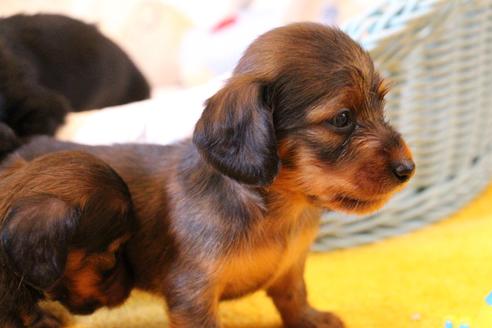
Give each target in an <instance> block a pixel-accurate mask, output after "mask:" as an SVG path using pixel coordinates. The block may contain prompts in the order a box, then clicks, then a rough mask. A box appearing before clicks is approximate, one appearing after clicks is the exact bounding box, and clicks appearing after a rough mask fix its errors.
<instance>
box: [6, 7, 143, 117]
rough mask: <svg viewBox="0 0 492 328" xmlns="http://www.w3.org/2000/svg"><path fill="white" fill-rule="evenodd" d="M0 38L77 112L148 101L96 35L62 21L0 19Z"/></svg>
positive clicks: (124, 60) (132, 72)
mask: <svg viewBox="0 0 492 328" xmlns="http://www.w3.org/2000/svg"><path fill="white" fill-rule="evenodd" d="M0 38H1V39H2V41H3V42H4V43H5V44H6V45H7V46H8V47H9V49H10V51H12V52H13V54H14V55H15V57H16V58H18V59H19V60H23V61H25V63H30V64H34V65H31V67H30V72H29V73H30V74H32V75H33V76H32V77H33V78H34V79H35V80H37V82H39V83H40V84H41V85H43V86H46V87H48V88H50V89H52V90H55V91H58V92H60V93H61V94H63V95H64V96H65V97H66V98H67V99H68V100H69V102H70V104H71V105H72V107H73V109H74V110H75V111H79V110H86V109H94V108H101V107H107V106H112V105H118V104H124V103H128V102H131V101H138V100H143V99H146V98H148V97H149V95H150V88H149V85H148V83H147V81H146V80H145V78H144V76H143V75H142V73H141V72H140V71H139V70H138V68H137V67H136V66H135V64H134V63H133V62H132V61H131V59H130V58H129V57H128V55H127V54H126V53H125V52H124V51H123V50H121V48H119V47H118V46H117V45H116V44H115V43H114V42H112V41H111V40H110V39H108V38H107V37H105V36H104V35H103V34H102V33H100V32H99V31H98V29H97V28H96V27H95V26H93V25H89V24H86V23H83V22H81V21H79V20H76V19H72V18H69V17H66V16H62V15H54V14H38V15H14V16H10V17H7V18H3V19H0Z"/></svg>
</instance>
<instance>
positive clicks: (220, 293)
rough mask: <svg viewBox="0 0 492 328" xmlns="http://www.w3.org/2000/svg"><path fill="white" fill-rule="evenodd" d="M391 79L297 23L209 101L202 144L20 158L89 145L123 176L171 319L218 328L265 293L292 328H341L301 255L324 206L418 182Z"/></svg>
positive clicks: (143, 252) (325, 30)
mask: <svg viewBox="0 0 492 328" xmlns="http://www.w3.org/2000/svg"><path fill="white" fill-rule="evenodd" d="M386 91H387V90H386V88H385V86H384V83H383V80H382V78H381V77H380V75H379V74H378V73H377V72H376V71H375V69H374V66H373V63H372V61H371V58H370V57H369V55H368V54H367V53H366V52H365V51H364V50H363V49H362V48H361V47H360V46H359V45H358V44H357V43H355V42H354V41H353V40H351V39H350V38H349V37H348V36H347V35H345V34H344V33H343V32H341V31H340V30H338V29H335V28H330V27H326V26H322V25H318V24H310V23H303V24H294V25H288V26H285V27H281V28H278V29H275V30H272V31H270V32H268V33H266V34H264V35H263V36H261V37H259V38H258V39H257V40H256V41H255V42H254V43H253V44H252V45H251V46H250V47H249V49H247V51H246V52H245V54H244V56H243V58H242V59H241V61H240V63H239V65H238V66H237V68H236V70H235V71H234V74H233V76H232V78H231V79H230V80H229V81H228V82H227V84H226V85H225V86H224V87H223V88H222V90H220V91H219V92H218V93H217V94H215V95H214V96H213V97H212V98H210V99H209V100H208V101H207V104H206V109H205V111H204V112H203V115H202V117H201V118H200V120H199V121H198V123H197V125H196V128H195V131H194V135H193V140H187V141H184V142H182V143H179V144H175V145H171V146H157V145H116V146H100V147H90V146H82V145H76V144H72V143H63V142H58V141H55V140H53V139H50V138H48V137H40V138H37V139H35V140H33V141H32V142H31V143H30V144H27V145H25V146H22V147H21V148H20V150H19V151H18V152H19V153H20V154H21V155H22V156H23V157H25V158H28V159H29V158H34V157H36V156H39V155H40V154H43V153H46V152H50V151H55V150H59V149H85V150H87V151H89V152H91V153H93V154H95V155H96V156H98V157H99V158H101V159H103V160H104V161H106V162H107V163H109V164H110V165H111V166H112V167H113V168H114V169H115V170H116V172H118V174H119V175H121V177H122V178H123V180H125V182H126V183H127V185H128V187H129V189H130V193H131V195H132V199H133V202H134V206H135V210H136V215H137V219H138V221H139V224H140V229H139V232H138V233H137V235H136V236H135V237H134V238H132V239H131V240H130V241H129V244H128V246H129V247H128V248H129V252H128V254H129V257H130V262H131V264H132V266H133V269H134V271H135V278H136V285H137V287H138V288H141V289H144V290H148V291H151V292H153V293H155V294H159V295H162V296H164V297H165V299H166V301H167V304H168V311H169V319H170V326H171V327H173V328H177V327H180V328H182V327H190V328H191V327H193V328H196V327H209V328H212V327H220V323H219V321H218V318H217V308H218V304H219V301H220V300H224V299H231V298H236V297H240V296H243V295H246V294H248V293H251V292H254V291H256V290H259V289H264V290H266V291H267V293H268V295H269V296H270V297H271V298H272V300H273V302H274V303H275V306H276V307H277V309H278V310H279V312H280V314H281V316H282V320H283V322H284V325H285V326H286V327H295V328H304V327H325V328H328V327H329V328H335V327H336V328H338V327H343V323H342V321H341V320H340V319H338V318H337V317H336V316H335V315H334V314H331V313H328V312H319V311H317V310H315V309H314V308H312V307H311V306H310V305H309V304H308V301H307V298H306V287H305V283H304V279H303V273H304V263H305V259H306V255H307V253H308V251H309V247H310V245H311V243H312V242H313V239H314V238H315V236H316V232H317V229H318V223H319V217H320V213H321V211H322V210H323V209H328V210H336V211H343V212H347V213H369V212H371V211H374V210H376V209H378V208H380V207H381V206H382V205H383V204H384V203H385V202H386V201H387V200H388V199H389V198H390V196H391V195H392V194H394V193H395V192H396V191H397V190H399V189H401V188H402V186H403V185H404V183H405V182H407V180H408V179H409V178H410V177H411V176H412V174H413V171H414V164H413V161H412V157H411V154H410V151H409V150H408V148H407V146H406V145H405V143H404V141H403V140H402V138H401V137H400V135H399V134H398V133H397V132H396V131H395V130H393V129H392V127H391V126H390V125H389V124H388V123H387V122H386V121H385V120H384V113H383V107H384V95H385V93H386Z"/></svg>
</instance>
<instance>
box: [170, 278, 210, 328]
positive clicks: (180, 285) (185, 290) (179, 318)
mask: <svg viewBox="0 0 492 328" xmlns="http://www.w3.org/2000/svg"><path fill="white" fill-rule="evenodd" d="M206 277H207V274H206V273H203V272H197V271H193V270H189V269H188V270H187V271H186V272H176V273H175V274H173V275H172V278H171V279H170V283H169V284H167V286H166V290H165V292H164V294H165V297H166V301H167V306H168V315H169V328H196V327H200V328H219V327H220V324H219V320H218V318H217V310H218V304H219V296H218V293H217V288H216V286H215V285H214V284H213V283H211V282H210V281H208V280H207V278H206Z"/></svg>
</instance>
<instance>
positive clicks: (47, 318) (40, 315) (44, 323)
mask: <svg viewBox="0 0 492 328" xmlns="http://www.w3.org/2000/svg"><path fill="white" fill-rule="evenodd" d="M26 326H27V327H29V328H61V327H62V326H63V324H62V322H61V321H60V320H59V319H58V318H57V317H55V316H54V315H53V314H51V313H49V312H47V311H44V310H39V311H37V313H36V316H35V317H34V318H33V320H31V321H30V322H26Z"/></svg>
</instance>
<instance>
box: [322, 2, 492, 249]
mask: <svg viewBox="0 0 492 328" xmlns="http://www.w3.org/2000/svg"><path fill="white" fill-rule="evenodd" d="M345 31H346V32H347V33H349V34H350V35H351V36H352V37H353V38H354V39H356V40H358V41H359V42H360V43H361V44H362V45H363V46H364V47H365V48H366V49H367V50H368V51H369V52H370V53H371V56H372V57H373V59H374V61H375V62H376V65H377V66H378V68H379V70H380V71H381V73H382V75H383V76H385V77H387V78H388V79H389V80H390V81H391V84H392V88H391V91H390V93H389V94H388V96H387V105H386V111H387V115H388V119H389V121H390V122H391V123H392V124H393V125H394V126H395V127H396V129H397V130H398V131H400V132H401V133H402V135H403V137H404V138H405V140H406V141H407V143H408V144H409V146H410V148H411V149H412V152H413V155H414V159H415V162H416V165H417V171H416V175H415V177H414V178H413V179H412V181H411V183H410V184H409V185H408V187H407V188H406V189H405V190H404V191H402V192H401V193H399V194H398V195H396V196H395V197H394V198H393V199H392V200H391V201H390V202H389V203H388V204H387V205H386V206H385V207H384V208H383V209H382V210H380V211H379V212H378V213H376V214H374V215H370V216H367V217H365V218H360V217H351V216H346V215H341V214H334V213H330V212H328V213H325V214H324V215H323V218H322V225H321V229H320V233H319V237H318V239H317V242H316V243H315V245H314V250H318V251H324V250H329V249H336V248H344V247H350V246H355V245H358V244H362V243H368V242H373V241H376V240H380V239H382V238H385V237H389V236H393V235H398V234H402V233H405V232H408V231H410V230H413V229H416V228H419V227H422V226H425V225H427V224H429V223H432V222H435V221H437V220H440V219H442V218H445V217H446V216H448V215H450V214H452V213H453V212H455V211H456V210H458V209H459V208H461V207H463V206H464V205H466V204H467V203H468V202H469V201H470V200H471V199H473V198H474V197H475V196H476V195H477V194H478V193H480V192H481V191H482V190H483V189H484V188H485V187H486V186H487V185H488V183H489V181H490V178H491V176H492V1H491V0H422V1H418V0H415V1H412V0H408V1H405V0H398V1H397V0H389V1H385V2H383V3H382V4H381V5H380V6H378V7H377V8H374V9H373V10H372V11H370V12H369V13H367V14H365V15H364V16H362V17H360V18H357V19H355V20H353V21H352V22H351V23H349V24H348V25H347V26H346V28H345ZM491 206H492V204H491Z"/></svg>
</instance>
